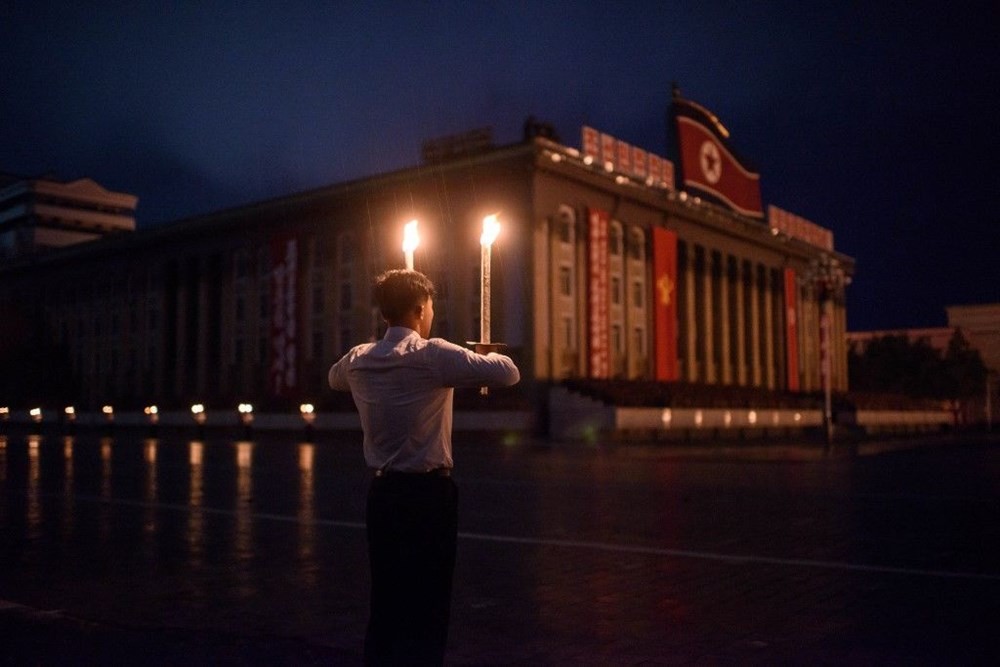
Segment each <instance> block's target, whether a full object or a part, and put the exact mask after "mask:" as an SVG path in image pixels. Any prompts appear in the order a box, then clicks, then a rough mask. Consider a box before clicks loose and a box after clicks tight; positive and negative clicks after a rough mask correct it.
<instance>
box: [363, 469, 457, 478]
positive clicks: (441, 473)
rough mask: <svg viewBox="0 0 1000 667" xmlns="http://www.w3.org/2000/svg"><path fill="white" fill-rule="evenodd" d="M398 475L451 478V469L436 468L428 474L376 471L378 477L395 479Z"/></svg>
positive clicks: (406, 471) (404, 471) (387, 470)
mask: <svg viewBox="0 0 1000 667" xmlns="http://www.w3.org/2000/svg"><path fill="white" fill-rule="evenodd" d="M396 475H401V476H407V477H451V468H434V469H433V470H428V471H426V472H411V471H408V470H392V469H391V468H384V469H381V470H376V471H375V476H376V477H394V476H396Z"/></svg>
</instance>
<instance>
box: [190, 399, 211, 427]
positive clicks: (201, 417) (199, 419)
mask: <svg viewBox="0 0 1000 667" xmlns="http://www.w3.org/2000/svg"><path fill="white" fill-rule="evenodd" d="M191 417H192V418H193V419H194V421H195V423H196V424H198V425H199V426H200V425H201V424H204V423H205V419H207V415H206V414H205V406H204V405H202V404H201V403H195V404H194V405H192V406H191Z"/></svg>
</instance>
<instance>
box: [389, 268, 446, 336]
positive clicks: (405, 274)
mask: <svg viewBox="0 0 1000 667" xmlns="http://www.w3.org/2000/svg"><path fill="white" fill-rule="evenodd" d="M433 298H434V283H432V282H431V279H430V278H428V277H427V276H425V275H424V274H422V273H420V272H419V271H410V270H409V269H391V270H389V271H385V272H384V273H382V274H380V275H379V276H378V277H377V278H375V303H377V304H378V307H379V310H380V311H382V317H384V318H385V320H386V321H387V322H390V323H395V322H399V321H400V320H401V319H403V317H404V316H405V315H406V314H407V313H409V312H411V311H413V310H416V309H417V307H418V306H421V305H423V303H424V302H425V301H427V299H433Z"/></svg>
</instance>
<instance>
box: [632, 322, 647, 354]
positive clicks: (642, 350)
mask: <svg viewBox="0 0 1000 667" xmlns="http://www.w3.org/2000/svg"><path fill="white" fill-rule="evenodd" d="M632 347H633V349H635V353H636V355H638V356H639V357H644V356H646V332H645V331H643V329H642V327H636V328H635V330H634V331H633V332H632Z"/></svg>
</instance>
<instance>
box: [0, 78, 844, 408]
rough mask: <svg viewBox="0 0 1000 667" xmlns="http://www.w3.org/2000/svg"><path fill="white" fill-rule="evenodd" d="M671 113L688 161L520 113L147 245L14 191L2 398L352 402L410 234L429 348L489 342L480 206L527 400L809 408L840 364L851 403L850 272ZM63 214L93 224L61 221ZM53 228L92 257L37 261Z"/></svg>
mask: <svg viewBox="0 0 1000 667" xmlns="http://www.w3.org/2000/svg"><path fill="white" fill-rule="evenodd" d="M672 119H673V122H674V127H675V128H676V135H677V136H676V137H675V139H676V148H677V155H676V157H675V159H676V164H675V162H674V161H672V160H668V159H667V158H665V157H660V156H658V155H656V154H655V153H653V152H650V151H647V150H643V149H640V148H639V147H636V146H632V145H629V144H627V143H625V142H623V141H620V140H618V139H616V138H614V137H612V136H610V135H608V134H605V133H602V132H600V131H599V130H597V129H594V128H589V127H585V128H582V132H581V134H580V144H579V147H575V146H569V145H566V144H564V143H563V142H561V141H560V140H559V139H558V138H557V137H556V134H555V132H554V131H552V128H551V127H549V126H547V125H545V124H543V123H538V122H535V121H533V120H531V119H529V121H528V122H526V124H525V131H524V137H523V140H522V141H520V142H519V143H515V144H511V145H499V146H498V145H495V144H494V142H493V139H492V133H491V132H490V131H489V130H477V131H473V132H467V133H464V134H461V135H456V136H452V137H445V138H441V139H437V140H434V141H429V142H427V143H426V144H425V145H424V147H423V159H422V162H421V164H419V165H417V166H414V167H412V168H407V169H402V170H399V171H395V172H392V173H387V174H380V175H375V176H371V177H368V178H363V179H360V180H355V181H350V182H345V183H339V184H335V185H330V186H328V187H322V188H319V189H316V190H311V191H308V192H302V193H297V194H292V195H289V196H285V197H281V198H278V199H274V200H270V201H264V202H257V203H253V204H249V205H246V206H242V207H238V208H233V209H230V210H224V211H219V212H214V213H210V214H207V215H201V216H198V217H194V218H190V219H185V220H181V221H178V222H175V223H172V224H167V225H163V226H160V227H156V228H151V229H145V230H140V231H133V229H134V225H129V224H128V220H129V219H130V217H129V216H130V215H131V214H132V210H133V209H134V208H135V200H134V198H131V197H129V196H128V195H122V194H120V193H113V192H108V191H105V190H104V189H103V188H101V187H100V186H98V185H97V184H95V183H93V182H92V181H88V182H86V183H85V184H83V185H79V184H78V185H76V186H73V185H72V184H59V183H57V182H55V181H47V180H45V179H41V180H39V179H35V180H30V179H8V180H7V181H6V182H5V183H0V216H2V217H0V238H2V239H4V244H3V248H4V249H5V254H4V256H3V257H0V318H2V321H3V324H2V327H3V329H4V333H3V340H2V342H0V361H2V360H4V359H6V362H5V363H7V364H8V366H9V365H10V364H13V365H14V366H15V367H17V368H22V369H23V372H24V373H32V374H33V377H34V379H32V380H31V381H30V382H22V383H20V384H19V383H18V382H11V381H8V382H6V384H4V385H2V386H0V390H5V391H7V392H8V394H10V395H5V396H0V404H18V403H19V402H23V401H26V400H34V401H49V402H50V403H51V404H54V405H57V404H58V401H63V400H66V401H74V402H76V403H77V404H78V405H81V406H91V407H96V406H99V405H102V404H104V403H114V404H115V405H118V406H131V407H133V408H139V407H141V406H142V405H146V404H150V403H157V404H159V405H163V406H171V405H172V406H175V407H180V406H185V405H190V404H191V403H192V402H193V401H198V402H203V403H205V404H207V405H213V404H215V405H219V406H229V405H235V403H236V402H238V401H252V402H254V403H255V404H257V405H260V406H268V405H270V406H273V407H274V408H279V407H283V406H288V405H298V403H299V402H300V401H309V402H312V403H315V404H317V405H318V406H321V407H322V406H326V407H327V408H330V407H333V406H337V405H341V403H338V402H337V401H338V399H337V398H336V397H334V396H333V395H332V393H331V392H330V391H329V390H328V389H326V385H325V377H326V371H327V369H328V367H329V366H330V364H331V363H332V362H333V361H335V360H336V359H337V358H338V356H339V355H340V354H342V353H343V352H344V351H346V350H347V349H349V348H350V347H351V346H353V345H355V344H357V343H359V342H363V341H367V340H370V339H372V337H374V336H376V335H378V332H379V328H380V323H379V319H378V316H377V313H376V312H375V310H374V308H373V302H372V296H371V291H370V283H371V280H372V277H373V276H374V275H376V274H377V273H379V272H380V271H382V270H384V269H387V268H393V267H402V266H403V264H404V254H403V251H402V249H401V242H402V238H403V227H404V224H405V223H406V222H407V221H409V220H411V219H416V220H418V221H419V226H418V229H419V237H420V243H419V245H418V246H417V248H416V250H415V251H414V253H413V261H414V264H415V268H417V269H418V270H421V271H424V272H425V273H427V274H428V275H429V276H430V277H431V278H432V279H433V280H434V282H435V283H436V285H437V286H438V292H439V293H438V297H437V299H436V301H435V311H436V313H437V316H436V318H435V329H436V331H435V334H436V335H438V336H441V337H444V338H448V339H450V340H453V341H458V342H464V341H474V340H478V339H479V338H480V325H481V323H480V299H481V294H480V292H481V288H480V285H481V280H480V270H481V255H482V253H481V248H480V232H481V228H482V220H483V218H484V216H486V215H489V214H498V216H499V220H500V224H501V231H500V235H499V237H498V238H497V240H496V242H495V243H494V244H493V246H492V249H491V260H492V261H491V265H492V271H491V277H492V280H491V294H490V296H491V309H490V315H491V329H492V339H493V340H494V341H501V342H504V343H506V344H508V346H509V349H510V351H511V354H512V356H513V357H515V359H516V360H517V361H518V363H519V365H520V367H521V369H522V374H523V377H524V382H523V383H522V386H521V387H520V388H518V389H517V392H516V399H514V400H516V401H520V402H521V403H522V405H533V404H538V402H539V401H540V400H541V399H542V398H543V397H544V396H545V395H546V392H547V391H549V389H550V388H551V387H552V386H555V385H560V384H565V383H566V382H570V383H572V382H576V383H579V384H586V383H594V384H601V383H604V384H606V385H608V386H613V385H618V386H628V385H630V384H632V385H634V386H641V387H648V386H655V385H663V386H671V387H674V388H678V389H683V388H685V387H689V388H691V389H692V391H694V390H699V391H704V390H705V389H706V388H709V389H710V388H713V387H716V388H720V389H735V390H739V391H738V392H737V395H739V396H744V397H745V396H748V395H754V392H756V393H757V394H760V395H764V394H769V393H775V394H781V395H795V394H809V393H814V392H819V391H820V390H821V389H822V388H823V386H824V379H823V378H824V376H823V366H824V365H825V364H828V366H829V379H830V382H829V387H830V388H831V389H832V390H834V391H837V390H846V388H847V387H846V377H847V369H846V357H847V354H846V348H845V323H846V310H845V309H846V304H845V300H844V287H845V285H846V284H847V283H848V282H849V280H850V275H851V274H852V273H853V260H852V259H851V258H849V257H846V256H844V255H842V254H840V253H838V252H837V251H836V250H835V249H834V246H833V235H832V234H831V233H830V232H829V231H828V230H826V229H823V228H821V227H819V226H817V225H815V224H813V223H811V222H809V221H807V220H804V219H802V218H800V217H798V216H796V215H793V214H791V213H788V212H786V211H783V210H781V209H779V208H776V207H774V206H767V207H764V206H763V205H762V203H761V201H760V190H759V183H758V182H757V179H758V175H757V174H754V173H752V172H751V171H749V170H747V169H746V168H745V167H744V166H743V165H742V163H741V162H740V161H739V160H738V159H737V158H736V157H735V153H734V152H732V151H731V149H730V147H729V145H728V132H726V131H725V128H724V127H723V126H722V125H721V123H719V122H718V119H717V118H715V117H714V116H713V115H712V114H711V112H709V111H708V110H706V109H704V108H703V107H700V106H699V105H697V104H694V103H693V102H688V101H686V100H683V99H681V98H680V97H679V96H675V99H674V112H673V115H672ZM74 192H75V193H76V195H77V196H76V198H75V199H74ZM60 193H61V194H60ZM59 207H61V208H62V209H67V208H68V209H72V208H74V207H76V208H79V209H80V210H82V211H83V212H84V213H85V214H86V215H83V214H81V215H80V216H78V218H79V220H78V221H77V222H72V221H71V220H70V218H72V216H68V217H67V216H66V215H65V211H63V213H60V215H63V218H65V219H60V220H54V219H53V217H52V216H53V213H52V212H53V210H55V209H56V208H59ZM43 228H44V229H50V230H52V229H58V232H59V234H62V235H63V236H60V237H59V238H65V235H66V234H70V233H73V234H77V235H82V236H81V238H79V239H78V240H80V241H84V240H86V241H87V242H82V243H73V244H70V245H66V244H65V243H62V242H59V243H52V244H49V245H44V244H41V239H43V238H53V236H54V235H56V233H55V232H53V231H49V232H46V234H48V236H45V235H42V234H40V230H42V229H43ZM34 232H39V235H37V236H32V234H33V233H34ZM95 237H100V238H99V239H97V240H89V239H91V238H95ZM29 238H37V239H39V241H38V242H37V243H36V245H34V246H31V245H30V244H28V243H27V241H25V240H24V239H29ZM15 239H18V241H17V242H16V243H15ZM43 245H44V247H42V246H43ZM52 246H60V247H52ZM18 364H20V366H18ZM18 387H21V388H24V390H25V391H26V392H28V391H29V390H30V391H33V392H34V393H35V395H33V396H31V397H30V398H29V397H28V396H19V395H13V394H14V393H17V392H18V391H19V390H18ZM743 390H745V391H743ZM719 395H720V396H725V395H729V394H725V393H724V392H721V393H719ZM498 400H511V397H510V396H507V397H506V398H505V399H504V398H500V399H498ZM740 400H746V399H745V398H743V399H740Z"/></svg>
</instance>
